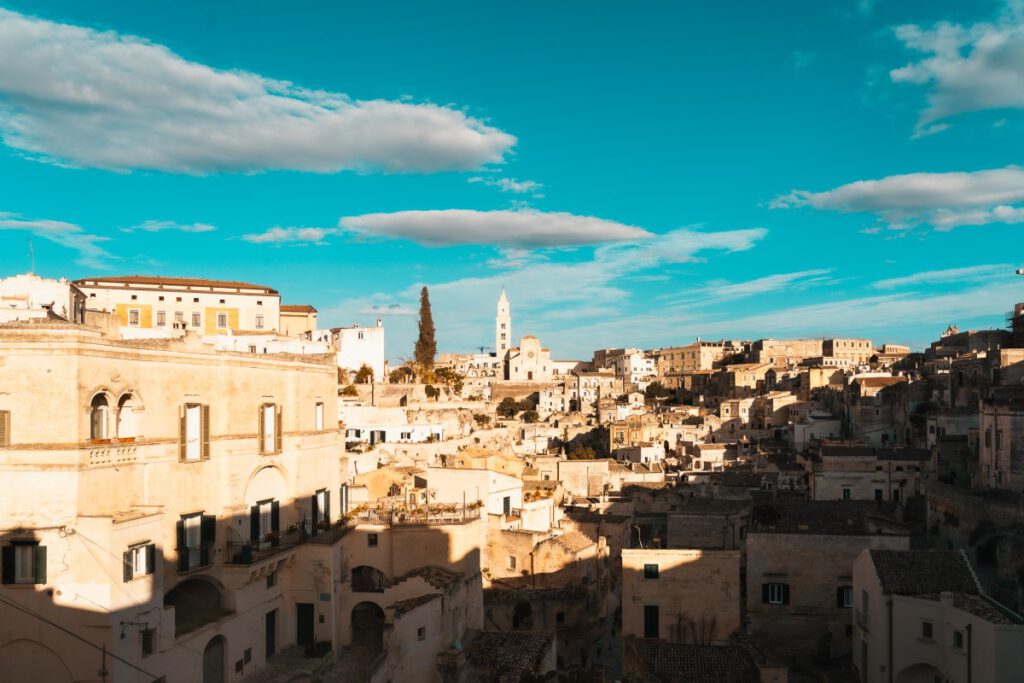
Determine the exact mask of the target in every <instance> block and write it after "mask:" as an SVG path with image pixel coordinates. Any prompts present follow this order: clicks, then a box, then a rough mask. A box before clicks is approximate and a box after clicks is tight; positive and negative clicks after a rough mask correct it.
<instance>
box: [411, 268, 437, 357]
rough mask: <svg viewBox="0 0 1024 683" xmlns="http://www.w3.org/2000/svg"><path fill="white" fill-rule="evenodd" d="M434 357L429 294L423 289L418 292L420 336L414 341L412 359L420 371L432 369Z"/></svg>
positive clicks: (432, 318)
mask: <svg viewBox="0 0 1024 683" xmlns="http://www.w3.org/2000/svg"><path fill="white" fill-rule="evenodd" d="M436 355H437V340H436V339H435V338H434V317H433V315H432V314H431V312H430V292H428V291H427V288H426V287H424V288H423V289H422V290H420V336H419V337H418V338H417V339H416V351H415V353H414V358H415V360H416V364H417V365H419V366H420V367H421V368H422V369H424V370H430V369H432V368H433V367H434V356H436Z"/></svg>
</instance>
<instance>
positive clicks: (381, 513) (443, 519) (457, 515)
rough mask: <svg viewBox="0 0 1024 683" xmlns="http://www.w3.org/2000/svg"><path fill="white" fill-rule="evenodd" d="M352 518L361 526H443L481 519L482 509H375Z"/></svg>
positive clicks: (361, 512) (355, 514)
mask: <svg viewBox="0 0 1024 683" xmlns="http://www.w3.org/2000/svg"><path fill="white" fill-rule="evenodd" d="M352 518H353V519H354V520H355V521H356V522H357V523H360V524H380V525H382V526H399V525H405V524H409V525H416V524H418V525H426V526H442V525H446V524H465V523H467V522H472V521H473V520H476V519H480V508H479V507H475V508H470V507H466V508H461V507H460V508H456V509H455V510H430V509H417V510H394V509H381V508H374V509H372V510H363V511H360V512H356V513H354V514H353V515H352Z"/></svg>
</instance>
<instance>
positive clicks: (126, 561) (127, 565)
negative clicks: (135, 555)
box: [121, 550, 135, 583]
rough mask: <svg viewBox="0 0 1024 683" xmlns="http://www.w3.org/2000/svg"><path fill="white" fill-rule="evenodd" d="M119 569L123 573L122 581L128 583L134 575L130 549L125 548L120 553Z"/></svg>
mask: <svg viewBox="0 0 1024 683" xmlns="http://www.w3.org/2000/svg"><path fill="white" fill-rule="evenodd" d="M121 569H122V571H123V573H124V582H125V583H128V582H129V581H131V580H132V576H134V575H135V567H133V566H132V551H131V550H126V551H124V553H123V554H122V555H121Z"/></svg>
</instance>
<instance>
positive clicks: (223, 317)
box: [217, 313, 228, 330]
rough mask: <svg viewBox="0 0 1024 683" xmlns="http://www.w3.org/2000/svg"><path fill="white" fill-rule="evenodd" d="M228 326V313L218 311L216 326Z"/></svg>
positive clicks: (222, 327)
mask: <svg viewBox="0 0 1024 683" xmlns="http://www.w3.org/2000/svg"><path fill="white" fill-rule="evenodd" d="M227 326H228V314H227V313H218V314H217V327H218V329H222V330H223V329H224V328H226V327H227Z"/></svg>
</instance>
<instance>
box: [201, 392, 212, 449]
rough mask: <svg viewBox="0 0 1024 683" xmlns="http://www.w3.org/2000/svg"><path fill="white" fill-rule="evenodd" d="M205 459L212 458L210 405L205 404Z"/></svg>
mask: <svg viewBox="0 0 1024 683" xmlns="http://www.w3.org/2000/svg"><path fill="white" fill-rule="evenodd" d="M200 457H202V459H203V460H209V459H210V406H208V405H204V406H203V450H202V455H201V456H200Z"/></svg>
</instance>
